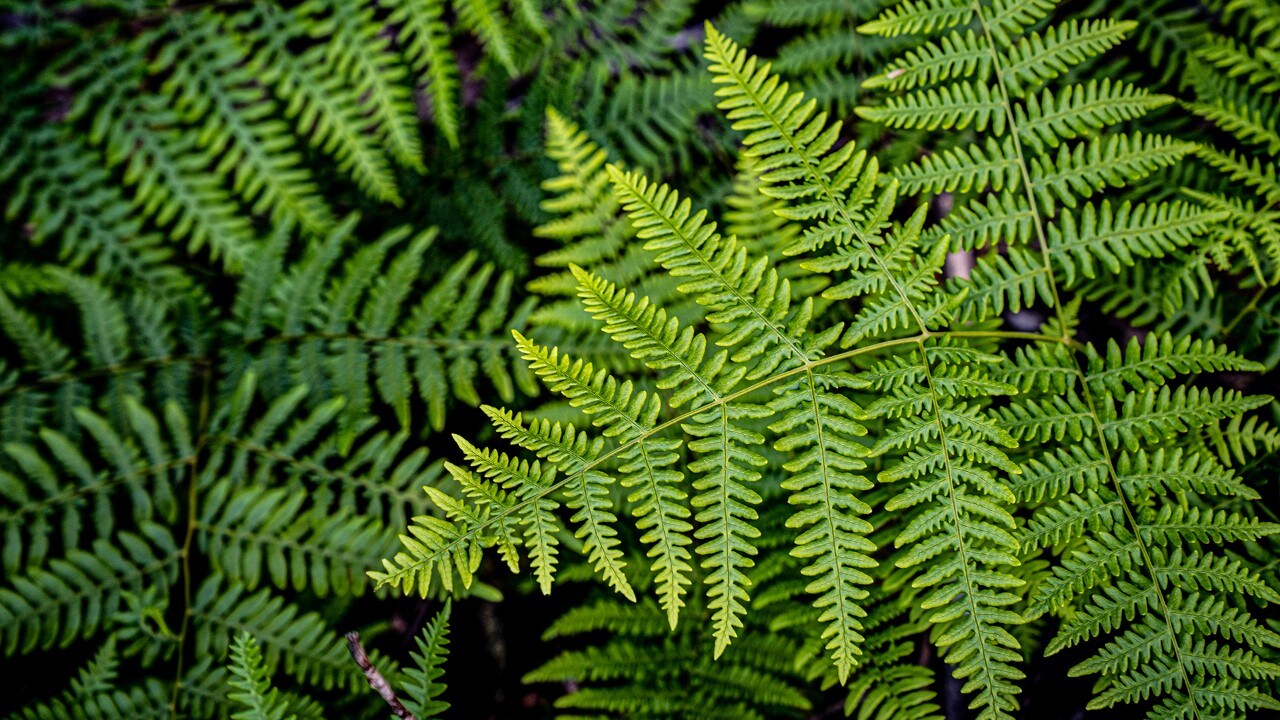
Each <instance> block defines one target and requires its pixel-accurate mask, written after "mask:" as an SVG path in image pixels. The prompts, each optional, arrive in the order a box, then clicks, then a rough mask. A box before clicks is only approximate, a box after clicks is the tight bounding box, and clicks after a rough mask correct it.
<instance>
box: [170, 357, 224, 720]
mask: <svg viewBox="0 0 1280 720" xmlns="http://www.w3.org/2000/svg"><path fill="white" fill-rule="evenodd" d="M212 392H213V367H212V366H206V367H205V371H204V373H203V382H202V383H201V388H200V414H199V418H198V420H197V423H196V438H197V439H196V446H195V449H194V450H193V451H192V453H191V462H190V466H189V473H188V476H189V479H188V484H187V529H186V534H185V536H184V537H183V539H182V549H181V550H179V551H178V555H179V557H180V558H181V559H182V623H181V625H179V627H178V653H177V657H176V659H175V661H174V678H173V691H172V693H171V694H170V696H169V715H170V716H171V717H177V716H178V692H179V691H180V690H181V689H182V685H183V682H182V671H183V665H184V663H185V662H186V646H187V635H188V634H189V632H190V629H191V615H192V613H191V597H192V593H191V548H192V547H193V545H194V541H195V536H196V525H197V520H196V518H198V517H199V510H200V508H199V500H200V493H199V484H200V473H199V469H198V468H199V465H200V454H201V452H203V451H204V448H205V446H206V445H207V444H208V440H209V435H208V433H207V432H206V431H207V429H208V425H209V408H210V405H211V402H212Z"/></svg>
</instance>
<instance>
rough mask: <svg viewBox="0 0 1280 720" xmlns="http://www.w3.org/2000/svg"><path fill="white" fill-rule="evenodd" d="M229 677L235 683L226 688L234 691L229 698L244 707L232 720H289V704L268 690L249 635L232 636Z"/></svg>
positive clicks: (258, 653)
mask: <svg viewBox="0 0 1280 720" xmlns="http://www.w3.org/2000/svg"><path fill="white" fill-rule="evenodd" d="M231 674H232V675H235V679H234V680H231V681H230V683H229V684H230V686H231V687H232V688H234V689H235V690H236V692H233V693H231V694H230V698H231V699H232V700H234V701H236V702H237V703H239V704H241V705H244V706H246V707H245V709H243V710H241V711H240V712H238V713H235V714H234V715H232V717H233V718H235V720H293V718H294V717H295V716H294V715H293V714H289V703H288V702H287V701H286V700H285V699H284V698H283V697H281V695H280V691H279V690H276V689H275V688H273V687H271V677H270V674H269V673H268V672H267V668H266V666H265V664H264V663H263V660H262V651H261V650H260V649H259V648H258V643H257V641H256V640H254V639H253V635H251V634H249V633H248V632H242V633H240V634H238V635H236V641H235V644H234V645H232V646H231Z"/></svg>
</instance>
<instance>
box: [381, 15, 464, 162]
mask: <svg viewBox="0 0 1280 720" xmlns="http://www.w3.org/2000/svg"><path fill="white" fill-rule="evenodd" d="M443 15H444V0H428V1H427V2H420V3H419V2H395V3H393V4H392V11H391V15H390V17H389V18H388V19H389V20H390V21H391V22H393V23H396V24H398V25H400V27H401V28H402V29H401V33H402V34H403V36H402V38H401V43H402V45H403V47H404V51H405V54H407V55H408V56H409V59H410V62H411V63H412V64H413V67H414V69H415V70H417V71H418V72H419V73H422V74H423V75H424V77H425V79H426V82H424V83H423V84H424V85H426V87H427V91H428V92H430V93H431V110H432V112H433V113H434V114H435V121H436V126H437V127H439V128H440V132H441V134H443V135H444V137H445V139H446V140H448V141H449V144H450V145H452V146H454V147H457V146H458V122H459V120H458V114H459V108H458V105H459V100H458V98H457V93H458V63H457V60H456V59H455V57H454V54H453V50H452V49H451V48H450V47H449V41H450V38H449V28H448V27H447V26H446V25H445V23H444V21H443V20H442V17H443ZM406 38H407V40H406Z"/></svg>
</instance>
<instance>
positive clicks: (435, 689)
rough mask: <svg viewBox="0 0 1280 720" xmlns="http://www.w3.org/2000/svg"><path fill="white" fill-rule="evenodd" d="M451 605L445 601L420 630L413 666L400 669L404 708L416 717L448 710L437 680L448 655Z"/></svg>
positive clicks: (423, 717) (436, 714)
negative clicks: (404, 699)
mask: <svg viewBox="0 0 1280 720" xmlns="http://www.w3.org/2000/svg"><path fill="white" fill-rule="evenodd" d="M452 608H453V603H452V602H451V601H449V600H446V601H445V604H444V607H443V608H441V609H440V612H438V613H436V616H435V617H434V618H432V619H431V622H430V623H427V626H426V627H424V628H423V629H422V636H421V637H419V638H415V642H416V643H417V646H418V650H417V652H415V653H412V658H413V665H412V666H411V667H407V668H405V670H404V676H405V686H404V689H405V695H406V696H407V698H406V699H407V700H408V706H407V707H408V708H409V711H410V712H412V713H413V715H414V717H416V718H419V719H420V720H428V719H429V718H435V717H439V716H440V713H442V712H444V711H446V710H448V709H449V703H447V702H445V701H443V700H441V699H440V695H441V693H443V692H444V690H445V686H444V683H442V682H438V681H439V680H440V677H441V676H443V675H444V662H445V659H446V658H447V657H448V655H449V618H450V616H451V614H452Z"/></svg>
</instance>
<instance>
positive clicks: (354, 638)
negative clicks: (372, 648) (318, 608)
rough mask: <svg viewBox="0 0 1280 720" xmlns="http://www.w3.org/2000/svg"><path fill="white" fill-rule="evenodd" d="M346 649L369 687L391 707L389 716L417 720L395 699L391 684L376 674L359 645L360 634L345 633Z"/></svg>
mask: <svg viewBox="0 0 1280 720" xmlns="http://www.w3.org/2000/svg"><path fill="white" fill-rule="evenodd" d="M347 647H348V648H349V649H350V650H351V659H353V660H355V661H356V665H358V666H360V670H361V671H363V672H364V676H365V677H366V678H368V680H369V687H371V688H373V689H374V690H377V691H378V694H379V695H381V696H382V699H383V700H386V701H387V704H388V705H390V706H391V714H392V715H395V716H396V717H398V718H400V719H401V720H417V718H415V717H414V716H413V713H411V712H409V708H407V707H405V706H404V703H402V702H400V698H398V697H396V691H395V690H392V689H391V684H390V683H388V682H387V679H386V678H384V677H382V673H380V672H378V668H376V667H374V666H373V663H371V662H369V655H368V654H367V653H365V651H364V646H363V645H361V644H360V633H358V632H354V631H353V632H349V633H347Z"/></svg>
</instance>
